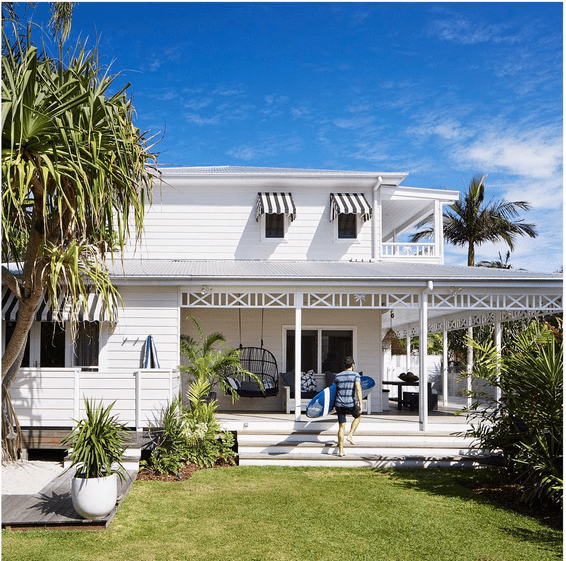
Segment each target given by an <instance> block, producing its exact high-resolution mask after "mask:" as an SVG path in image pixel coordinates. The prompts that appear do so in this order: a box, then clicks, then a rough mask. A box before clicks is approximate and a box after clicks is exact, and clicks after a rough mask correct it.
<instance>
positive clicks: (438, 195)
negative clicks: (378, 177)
mask: <svg viewBox="0 0 566 561" xmlns="http://www.w3.org/2000/svg"><path fill="white" fill-rule="evenodd" d="M380 189H381V194H382V201H388V200H407V199H432V200H438V201H440V202H442V203H445V204H450V203H453V202H455V201H457V200H458V199H459V198H460V192H459V191H452V190H447V189H446V190H445V189H428V188H426V187H408V186H407V185H397V186H394V185H381V187H380Z"/></svg>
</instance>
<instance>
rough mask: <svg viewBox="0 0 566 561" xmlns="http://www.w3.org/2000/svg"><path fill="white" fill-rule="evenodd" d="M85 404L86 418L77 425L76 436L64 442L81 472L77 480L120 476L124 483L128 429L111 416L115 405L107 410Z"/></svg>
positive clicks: (90, 403) (65, 439) (100, 404)
mask: <svg viewBox="0 0 566 561" xmlns="http://www.w3.org/2000/svg"><path fill="white" fill-rule="evenodd" d="M84 403H85V417H84V418H83V419H81V420H80V421H75V423H76V425H75V427H74V429H73V430H72V432H71V433H70V434H68V435H67V436H66V437H65V438H64V439H63V440H62V444H64V445H65V446H66V447H67V448H68V449H69V452H70V454H69V456H70V459H71V462H72V465H73V466H76V468H77V469H76V476H77V477H85V478H87V479H88V478H90V477H105V476H107V475H111V474H113V473H117V474H118V475H119V476H120V478H122V479H123V478H124V476H125V470H124V466H123V465H122V457H123V455H124V451H125V449H126V448H125V446H124V440H125V437H126V425H124V424H122V423H120V422H119V421H118V417H117V416H112V415H111V412H112V408H113V407H114V404H115V402H113V403H111V404H110V405H109V406H108V407H104V406H103V405H102V401H101V402H100V403H98V404H95V402H94V400H93V401H92V402H91V401H89V400H88V399H86V398H85V400H84Z"/></svg>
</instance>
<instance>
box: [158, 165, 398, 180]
mask: <svg viewBox="0 0 566 561" xmlns="http://www.w3.org/2000/svg"><path fill="white" fill-rule="evenodd" d="M159 171H160V172H161V173H163V174H164V175H256V176H257V175H265V176H274V175H278V176H281V175H285V176H300V177H304V176H313V177H314V176H323V175H326V176H350V177H365V178H367V177H375V178H376V179H377V177H379V176H381V177H383V178H384V181H385V182H386V181H387V180H389V179H394V180H395V181H394V183H395V184H398V183H400V182H401V181H402V180H403V179H404V178H405V177H407V176H408V175H409V174H408V172H380V171H352V170H334V169H332V170H326V169H325V170H322V169H299V168H279V167H253V166H196V167H170V168H159Z"/></svg>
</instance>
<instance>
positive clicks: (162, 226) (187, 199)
mask: <svg viewBox="0 0 566 561" xmlns="http://www.w3.org/2000/svg"><path fill="white" fill-rule="evenodd" d="M194 181H195V180H194V179H193V180H192V181H191V182H190V184H187V180H186V179H180V178H168V185H167V186H165V185H164V186H162V187H161V189H158V188H156V190H155V196H154V201H153V205H152V207H151V208H150V209H149V210H148V212H147V214H146V217H145V220H144V235H143V238H142V242H141V244H140V245H139V246H138V247H137V248H133V247H132V248H130V252H129V254H128V255H127V257H134V256H138V257H139V256H141V257H145V258H153V259H293V260H296V259H300V260H306V259H309V260H350V259H366V260H368V259H370V258H371V228H372V226H371V220H368V221H367V222H365V223H364V222H362V220H361V219H360V218H358V226H359V229H358V239H356V240H337V239H336V222H330V193H331V192H332V191H336V187H335V186H334V187H332V186H330V185H328V184H326V183H325V182H324V181H322V182H321V181H313V180H312V179H311V180H310V181H307V180H305V183H308V186H307V185H302V186H301V187H302V188H301V189H299V188H298V187H297V186H296V185H295V184H293V183H292V182H290V181H289V182H287V184H273V183H270V182H269V181H266V180H265V179H264V180H262V181H258V180H257V179H255V180H253V179H249V180H246V181H241V180H240V181H236V180H232V182H231V185H230V187H228V185H227V184H223V183H222V180H216V181H213V180H210V179H208V180H201V181H200V182H199V183H197V184H195V183H194ZM234 183H236V185H234ZM305 187H308V188H305ZM350 190H352V188H351V187H350ZM259 191H267V192H290V193H292V195H293V199H294V201H295V206H296V208H297V216H296V218H295V220H294V221H293V222H291V221H290V220H289V219H288V217H287V218H286V235H285V238H284V239H263V235H262V229H263V228H264V222H263V220H264V218H263V217H261V218H260V220H259V221H256V201H257V194H258V192H259ZM358 191H359V192H363V193H364V194H365V196H366V198H367V199H368V201H371V200H372V193H371V189H358ZM134 251H135V253H134Z"/></svg>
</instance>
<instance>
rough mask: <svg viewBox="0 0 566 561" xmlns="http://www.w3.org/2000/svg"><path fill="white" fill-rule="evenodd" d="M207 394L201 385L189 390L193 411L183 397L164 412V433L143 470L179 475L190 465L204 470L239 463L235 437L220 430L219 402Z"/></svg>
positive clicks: (174, 401) (161, 434)
mask: <svg viewBox="0 0 566 561" xmlns="http://www.w3.org/2000/svg"><path fill="white" fill-rule="evenodd" d="M199 388H200V389H199ZM205 392H206V393H205ZM207 393H208V388H207V387H206V386H204V385H201V384H199V383H198V382H197V383H196V384H195V385H193V386H192V387H191V389H190V390H189V401H190V408H186V407H185V406H184V405H183V399H182V396H178V397H177V398H175V399H174V400H173V401H172V402H171V404H170V405H169V406H168V407H167V409H166V410H165V411H164V412H163V430H162V431H161V432H160V433H159V437H158V440H157V443H156V447H155V448H154V450H153V451H152V453H151V457H150V460H149V462H146V461H144V462H143V463H142V465H143V466H145V467H148V468H150V469H153V470H155V471H156V472H158V473H172V474H176V473H178V472H179V471H180V469H181V467H182V466H183V464H187V463H192V464H196V465H198V466H200V467H212V466H214V465H216V464H229V465H232V464H234V463H235V457H236V453H235V452H234V443H235V440H234V436H233V435H232V433H231V432H229V431H222V430H221V429H220V424H219V423H218V421H217V419H216V401H215V400H213V401H210V402H208V401H206V395H207Z"/></svg>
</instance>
